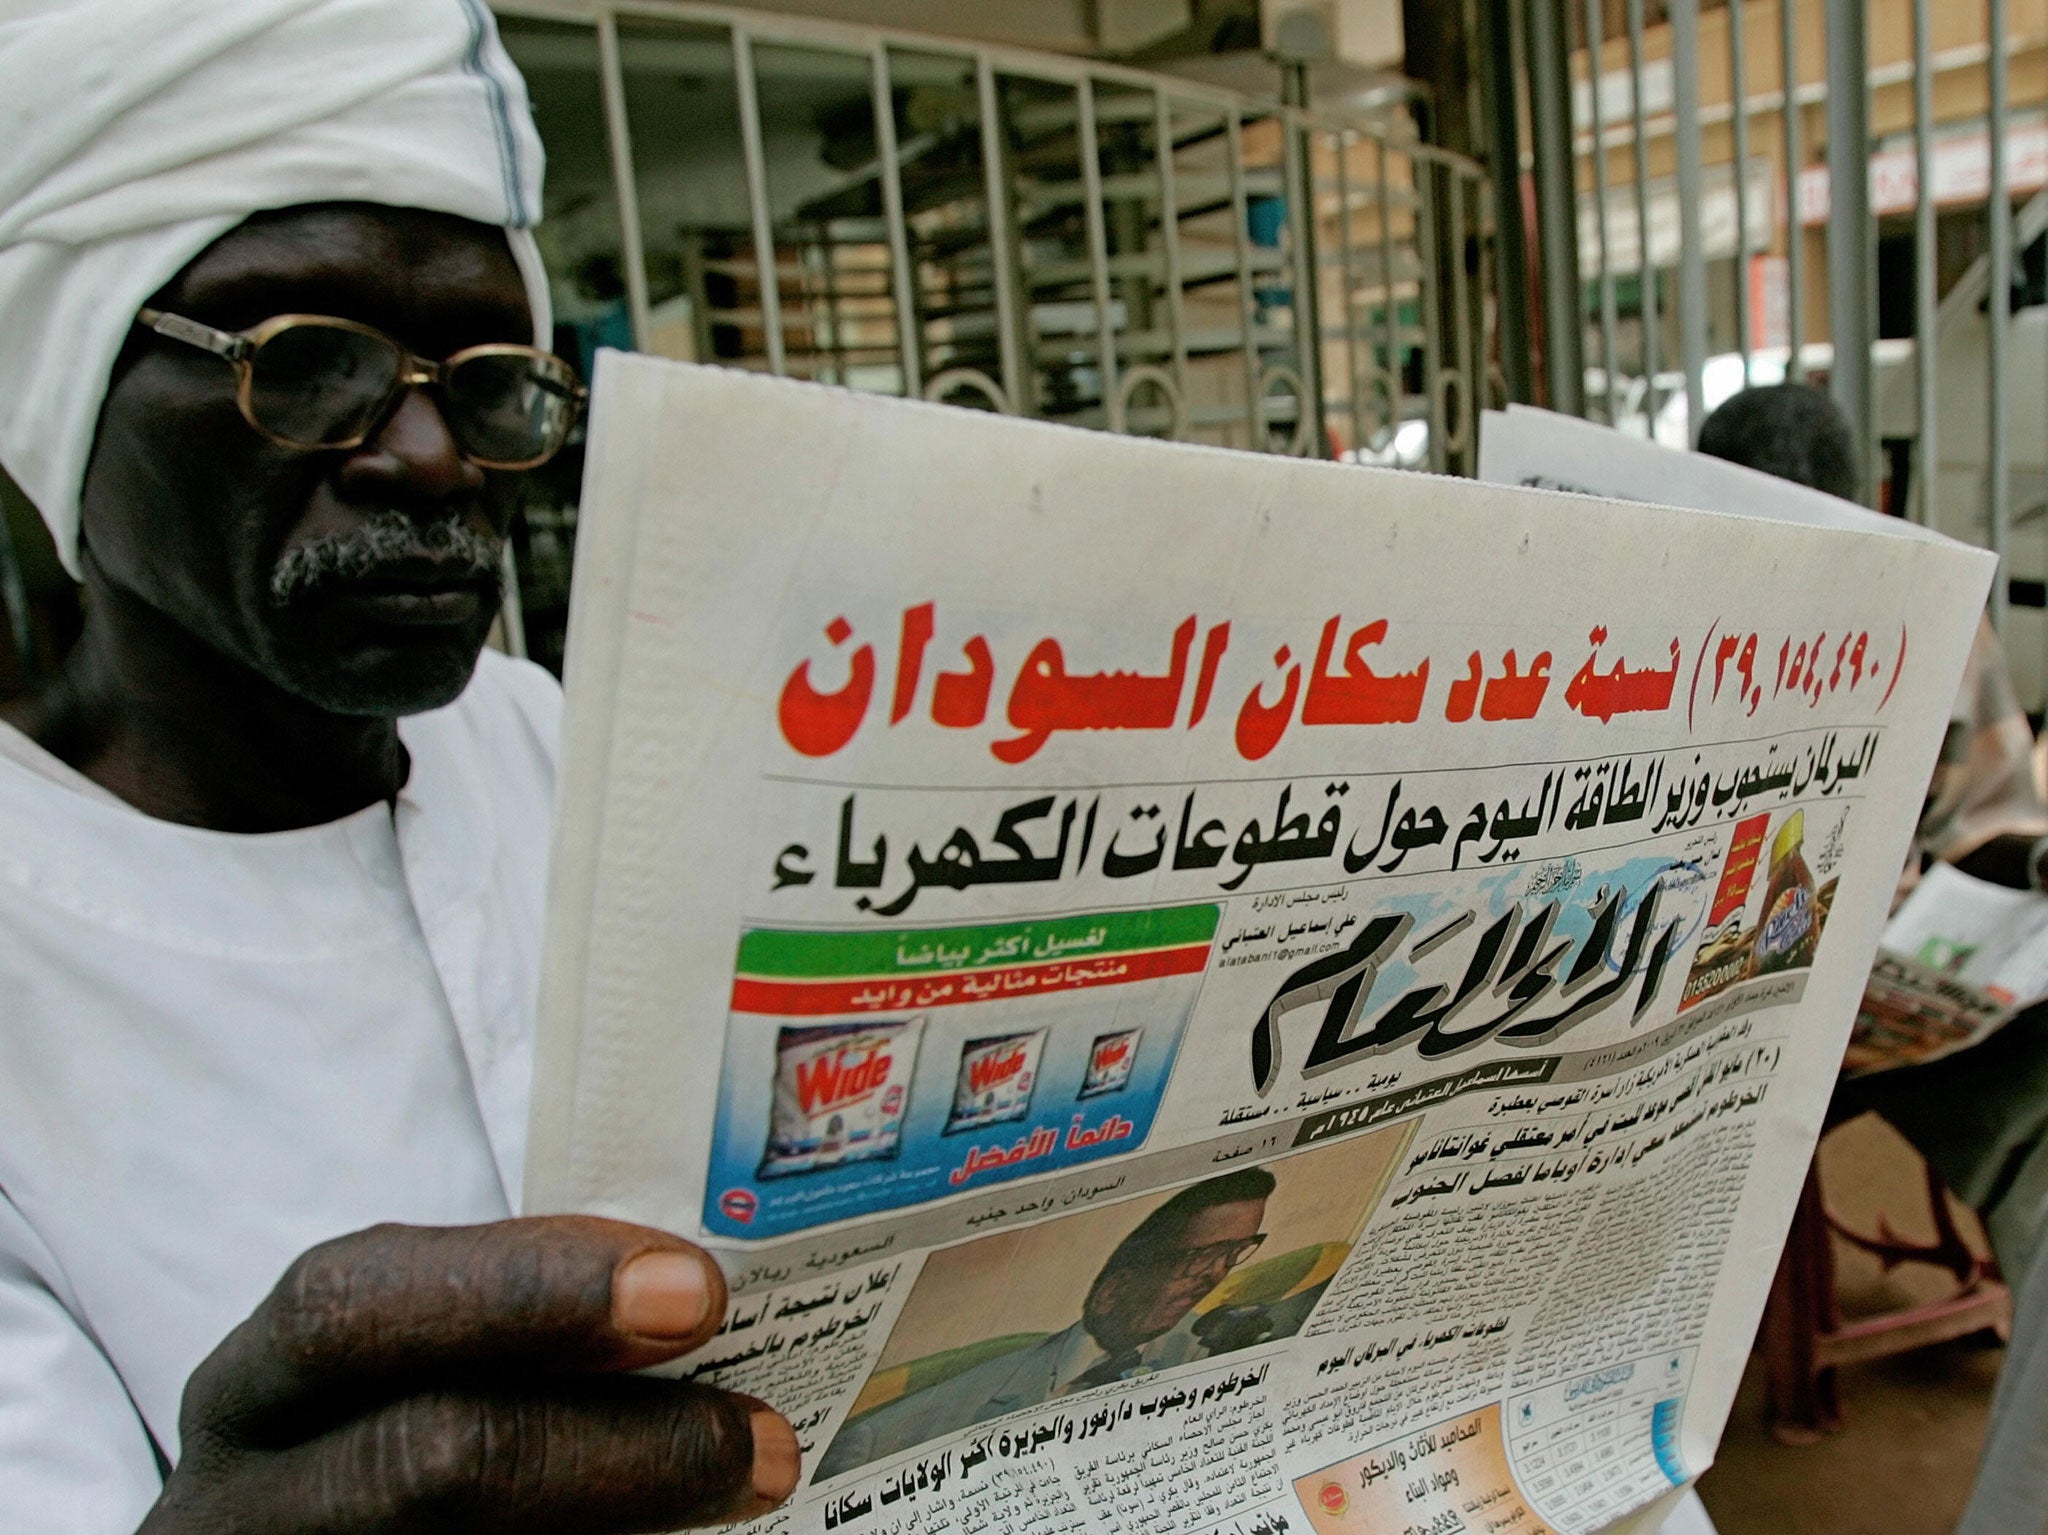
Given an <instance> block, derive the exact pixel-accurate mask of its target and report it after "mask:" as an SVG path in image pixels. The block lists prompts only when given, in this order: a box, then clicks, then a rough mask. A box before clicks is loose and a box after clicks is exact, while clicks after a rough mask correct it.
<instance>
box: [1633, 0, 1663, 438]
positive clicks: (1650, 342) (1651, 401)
mask: <svg viewBox="0 0 2048 1535" xmlns="http://www.w3.org/2000/svg"><path fill="white" fill-rule="evenodd" d="M1628 80H1629V85H1628V98H1629V109H1630V111H1631V112H1632V114H1633V115H1634V118H1635V124H1634V126H1635V136H1636V145H1635V149H1636V157H1635V177H1636V291H1637V294H1638V318H1639V320H1640V321H1641V324H1642V331H1643V413H1644V415H1645V416H1646V417H1647V418H1648V422H1649V429H1650V436H1651V437H1652V438H1655V437H1656V435H1657V352H1658V336H1657V327H1658V321H1657V263H1656V261H1655V259H1654V258H1653V257H1652V256H1651V254H1650V132H1649V128H1648V126H1647V124H1646V123H1645V121H1644V117H1645V114H1644V112H1643V0H1628Z"/></svg>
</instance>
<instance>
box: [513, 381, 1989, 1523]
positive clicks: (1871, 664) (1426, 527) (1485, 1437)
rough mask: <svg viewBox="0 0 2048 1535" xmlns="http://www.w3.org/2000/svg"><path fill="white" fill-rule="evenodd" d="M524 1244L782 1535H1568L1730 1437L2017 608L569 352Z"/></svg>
mask: <svg viewBox="0 0 2048 1535" xmlns="http://www.w3.org/2000/svg"><path fill="white" fill-rule="evenodd" d="M596 399H597V400H598V401H599V410H598V413H597V415H596V418H595V420H594V423H593V428H592V438H591V443H590V457H589V470H588V479H587V483H586V487H585V499H584V508H585V519H586V520H585V524H584V530H583V533H582V542H581V545H580V547H579V551H578V561H577V571H576V591H575V601H574V605H573V608H572V619H571V632H570V647H569V676H568V706H567V718H566V721H565V736H564V768H563V775H564V776H563V786H562V798H561V804H560V814H559V818H558V827H557V834H556V835H557V842H556V862H555V871H554V887H553V893H552V899H553V910H552V915H551V928H550V938H549V949H548V953H547V962H546V966H545V970H544V980H543V1016H542V1021H541V1033H540V1038H539V1061H538V1065H537V1074H536V1087H535V1114H534V1121H533V1127H532V1137H531V1148H530V1155H529V1162H528V1191H527V1207H528V1208H529V1209H532V1210H565V1209H576V1210H588V1211H593V1212H597V1213H603V1214H610V1215H616V1216H620V1217H624V1218H628V1219H634V1220H640V1221H646V1222H650V1223H653V1224H657V1225H661V1226H665V1227H669V1228H672V1229H674V1230H677V1231H679V1232H682V1233H684V1234H685V1235H688V1236H690V1237H692V1238H693V1239H696V1240H698V1241H701V1242H702V1243H704V1244H705V1245H706V1246H707V1247H709V1248H710V1249H712V1250H713V1251H715V1252H717V1253H718V1254H719V1255H720V1258H721V1261H722V1262H723V1263H724V1264H725V1266H726V1268H727V1271H728V1274H729V1275H730V1279H731V1288H732V1292H733V1301H732V1306H731V1311H730V1315H729V1317H728V1320H727V1322H726V1324H725V1329H724V1331H723V1333H722V1334H721V1336H720V1337H719V1338H718V1339H716V1340H715V1341H714V1342H713V1343H712V1344H711V1345H709V1346H708V1347H707V1348H705V1349H704V1350H703V1351H701V1352H700V1353H699V1354H698V1355H696V1356H694V1357H693V1358H691V1359H689V1360H687V1361H685V1362H684V1363H683V1365H682V1366H681V1368H682V1369H683V1370H684V1371H685V1372H687V1373H689V1374H691V1375H694V1376H695V1377H696V1378H698V1379H701V1380H705V1381H710V1382H715V1383H717V1384H719V1385H722V1386H727V1387H730V1388H733V1389H736V1390H741V1391H746V1392H751V1393H753V1394H755V1395H758V1396H760V1397H762V1398H765V1399H766V1400H768V1401H770V1402H772V1403H773V1404H774V1405H775V1406H776V1407H778V1408H779V1409H781V1410H782V1411H783V1412H784V1413H786V1414H787V1415H788V1416H789V1417H790V1419H791V1421H792V1422H794V1423H795V1424H796V1426H797V1429H798V1434H799V1437H800V1439H801V1441H802V1443H803V1446H804V1466H805V1480H804V1483H803V1485H802V1486H801V1487H800V1488H799V1490H798V1492H797V1493H796V1495H795V1497H794V1498H793V1499H792V1500H791V1502H790V1503H789V1504H788V1505H787V1506H786V1507H785V1508H784V1509H782V1510H781V1511H779V1512H777V1513H775V1514H773V1515H770V1516H768V1517H767V1518H765V1519H763V1520H762V1521H760V1528H761V1529H762V1530H764V1531H766V1530H776V1531H783V1530H787V1531H792V1532H805V1535H810V1532H820V1531H835V1532H838V1531H845V1532H853V1535H956V1532H957V1535H1026V1532H1029V1535H1069V1532H1081V1531H1090V1532H1096V1531H1100V1532H1108V1535H1125V1532H1129V1535H1137V1532H1140V1531H1143V1532H1147V1535H1210V1532H1215V1535H1288V1532H1292V1535H1306V1532H1308V1531H1311V1530H1313V1531H1316V1532H1323V1535H1340V1532H1344V1535H1387V1532H1397V1535H1421V1532H1428V1535H1453V1532H1464V1531H1473V1532H1481V1531H1483V1532H1501V1535H1541V1532H1559V1535H1580V1532H1588V1531H1594V1530H1599V1529H1604V1528H1607V1527H1609V1526H1616V1525H1618V1524H1620V1523H1622V1522H1625V1521H1627V1520H1630V1519H1634V1518H1636V1517H1637V1514H1636V1512H1635V1511H1638V1510H1642V1509H1644V1508H1646V1507H1652V1506H1655V1505H1658V1504H1659V1502H1660V1500H1662V1501H1664V1502H1668V1501H1670V1500H1671V1499H1672V1498H1673V1497H1674V1496H1675V1494H1674V1492H1673V1489H1676V1488H1679V1487H1681V1486H1683V1485H1684V1484H1686V1483H1687V1482H1688V1481H1690V1479H1692V1478H1693V1477H1695V1476H1697V1475H1698V1474H1699V1472H1700V1471H1702V1470H1703V1469H1704V1468H1705V1467H1706V1466H1707V1465H1708V1464H1709V1462H1710V1461H1711V1459H1712V1455H1713V1450H1714V1446H1715V1444H1716V1442H1717V1439H1718V1437H1719V1433H1720V1429H1721V1426H1722V1424H1723V1422H1724V1420H1725V1418H1726V1416H1727V1413H1728V1410H1729V1407H1730V1404H1731V1402H1732V1399H1733V1396H1734V1392H1735V1389H1736V1384H1737V1381H1738V1379H1739V1376H1740V1373H1741V1369H1742V1363H1743V1358H1744V1355H1745V1353H1746V1351H1747V1348H1748V1344H1749V1340H1750V1337H1751V1335H1752V1333H1753V1332H1754V1330H1755V1326H1756V1321H1757V1318H1758V1315H1759V1313H1760V1311H1761V1309H1762V1306H1763V1301H1764V1296H1765V1292H1766V1289H1767V1287H1768V1285H1769V1282H1770V1277H1771V1270H1772V1266H1773V1262H1774V1259H1775V1255H1776V1252H1777V1250H1778V1248H1779V1246H1780V1245H1781V1243H1782V1240H1783V1235H1784V1231H1785V1228H1786V1225H1787V1223H1788V1222H1789V1220H1790V1216H1791V1211H1792V1206H1793V1203H1794V1200H1795V1198H1796V1196H1797V1193H1798V1190H1799V1185H1800V1180H1801V1178H1802V1176H1803V1174H1804V1169H1805V1165H1806V1159H1807V1156H1808V1154H1809V1152H1810V1149H1811V1146H1812V1144H1813V1141H1814V1138H1815V1135H1816V1134H1817V1131H1818V1127H1819V1124H1820V1119H1821V1115H1822V1112H1823V1109H1824V1106H1825V1103H1826V1099H1827V1095H1828V1090H1829V1088H1830V1086H1831V1084H1832V1083H1833V1080H1834V1076H1835V1070H1836V1066H1837V1064H1838V1062H1839V1061H1840V1059H1841V1053H1842V1047H1843V1043H1844V1041H1845V1038H1846V1036H1847V1033H1848V1029H1849V1025H1850V1021H1851V1018H1852V1016H1853V1014H1854V1012H1855V1006H1856V999H1857V996H1858V994H1859V993H1860V991H1861V988H1862V982H1863V978H1864V976H1865V975H1866V974H1867V972H1868V970H1869V967H1870V960H1871V955H1872V952H1873V950H1874V948H1875V945H1876V941H1877V936H1878V932H1879V929H1880V927H1881V925H1882V923H1883V921H1884V917H1885V907H1886V904H1887V900H1888V897H1889V895H1890V892H1891V888H1892V884H1893V879H1894V876H1895V875H1896V872H1897V869H1898V866H1899V863H1900V858H1901V853H1902V850H1903V849H1904V847H1905V845H1906V841H1907V837H1908V834H1909V832H1910V830H1911V827H1912V823H1913V820H1914V815H1915V812H1916V811H1917V808H1918V806H1919V803H1920V797H1921V791H1922V788H1923V787H1924V785H1925V783H1926V780H1927V776H1928V773H1929V771H1930V770H1931V768H1932V766H1933V761H1934V754H1935V750H1936V747H1937V744H1938V738H1939V735H1940V732H1941V729H1942V727H1943V724H1944V722H1945V720H1946V718H1947V707H1948V702H1949V698H1950V695H1951V694H1952V692H1953V690H1954V687H1955V682H1956V678H1957V676H1958V674H1959V673H1960V671H1961V668H1962V665H1963V661H1964V657H1965V654H1966V652H1967V650H1968V647H1969V643H1970V638H1971V633H1972V629H1973V626H1974V624H1975V622H1976V615H1977V611H1978V608H1979V607H1980V605H1981V603H1982V600H1983V596H1984V591H1985V588H1986V583H1987V581H1988V577H1989V569H1990V566H1989V561H1988V560H1987V558H1986V557H1985V556H1983V555H1981V554H1980V553H1978V552H1975V551H1971V550H1966V549H1963V548H1961V547H1959V546H1954V545H1950V544H1947V543H1944V542H1939V541H1935V542H1929V541H1924V540H1918V539H1913V538H1906V537H1896V536H1889V534H1887V533H1885V532H1872V531H1868V530H1860V529H1850V528H1846V527H1841V526H1833V525H1826V524H1813V525H1805V526H1794V525H1786V524H1783V523H1777V522H1770V521H1764V520H1759V519H1756V518H1750V517H1729V516H1713V515H1700V514H1697V513H1690V512H1675V511H1670V510H1666V509H1659V508H1653V507H1645V506H1629V505H1623V504H1618V503H1615V502H1610V501H1594V500H1588V499H1583V498H1566V497H1560V496H1556V495H1549V494H1538V493H1533V492H1528V491H1521V490H1513V489H1502V488H1497V487H1490V486H1483V485H1474V484H1469V483H1460V482H1455V481H1451V480H1448V479H1442V478H1433V477H1426V476H1411V475H1403V474H1399V473H1394V472H1380V471H1372V470H1365V469H1359V468H1355V467H1344V466H1337V465H1329V464H1317V463H1308V462H1302V461H1296V460H1289V459H1283V458H1277V457H1263V456H1254V455H1248V454H1233V453H1227V452H1222V451H1218V450H1209V449H1199V448H1191V447H1178V446H1167V445H1162V444H1158V443H1152V442H1146V441H1139V440H1132V439H1127V438H1120V437H1116V436H1112V435H1108V434H1102V433H1087V432H1079V431H1072V430H1068V429H1062V428H1057V427H1052V426H1047V425H1043V424H1040V423H1033V422H1020V421H1014V420H1006V419H1001V418H997V417H993V416H988V415H980V414H975V413H971V412H964V411H957V410H946V409H942V408H938V407H931V406H925V405H921V404H913V403H904V402H900V401H893V400H885V399H878V398H875V397H872V396H858V395H853V394H848V393H843V392H839V391H834V390H827V389H821V388H817V387H815V386H809V385H799V384H793V383H787V382H781V381H776V380H769V379H763V378H758V377H752V376H747V375H743V374H737V373H732V372H721V371H716V370H709V369H698V368H691V367H687V366H683V365H678V364H670V363H663V362H660V361H657V360H653V359H646V358H628V357H623V356H619V355H614V354H607V355H606V356H605V357H604V358H603V360H602V362H601V363H600V366H599V370H598V377H597V387H596Z"/></svg>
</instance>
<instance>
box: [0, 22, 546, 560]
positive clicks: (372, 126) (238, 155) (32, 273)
mask: <svg viewBox="0 0 2048 1535" xmlns="http://www.w3.org/2000/svg"><path fill="white" fill-rule="evenodd" d="M540 185H541V147H540V138H539V136H538V135H537V134H536V133H535V132H534V127H533V118H532V113H531V109H530V107H529V105H528V103H527V97H526V85H525V82H524V81H522V80H521V79H520V77H519V71H518V70H517V69H516V68H515V67H514V66H513V63H512V61H511V59H510V58H508V57H507V56H506V54H505V51H504V48H503V46H502V45H501V44H500V43H499V41H498V34H497V28H496V26H495V25H494V24H493V22H492V20H491V16H490V12H489V11H488V10H487V9H486V8H485V5H484V0H0V464H4V465H5V466H6V469H7V472H8V473H9V474H10V475H11V476H13V478H14V481H15V483H16V484H18V485H20V486H21V488H22V489H23V490H24V491H25V492H27V494H28V497H29V499H30V500H31V501H33V502H34V503H35V504H36V507H37V509H38V510H40V511H41V512H42V514H43V520H44V521H45V522H47V523H48V524H49V526H50V532H51V534H52V535H53V536H54V537H55V539H56V543H57V549H58V552H59V553H60V555H61V556H62V557H63V560H64V563H65V565H66V567H67V568H68V569H70V570H71V572H72V573H73V574H74V575H76V574H77V572H78V498H79V491H80V488H81V485H82V482H83V480H84V476H85V466H86V459H87V457H88V456H89V455H90V453H91V451H92V439H93V430H94V427H95V424H96V422H97V419H98V416H99V409H100V403H101V401H102V399H103V398H104V397H105V394H106V389H107V382H108V377H109V374H110V373H111V371H112V369H113V365H114V359H115V358H116V356H117V355H118V354H119V353H120V350H121V347H122V344H123V342H124V341H125V340H126V338H127V336H128V332H129V328H130V326H131V325H132V324H133V323H134V319H135V311H136V310H137V309H138V308H139V307H140V306H141V305H142V304H143V302H144V301H145V300H146V299H147V298H148V297H149V296H150V295H151V294H152V293H154V292H155V291H156V290H157V289H158V288H160V287H162V286H163V285H164V284H165V283H166V282H168V281H169V280H170V279H171V278H172V277H174V276H175V275H177V273H178V272H179V271H181V270H182V269H183V268H184V267H185V265H186V264H187V263H188V262H190V261H191V259H192V258H193V257H194V256H196V255H198V254H199V252H200V251H202V250H204V249H205V248H206V247H207V246H208V245H210V244H212V243H213V242H214V241H215V240H217V239H218V238H220V236H222V235H223V234H225V233H227V231H228V230H230V229H232V228H234V227H235V226H236V225H237V224H239V223H241V222H242V221H243V220H244V219H246V218H247V217H248V216H249V215H250V214H252V213H256V212H260V211H262V210H264V209H269V208H283V207H290V206H293V205H295V204H299V203H318V202H369V203H382V204H385V205H387V206H394V207H408V208H427V209H432V210H435V211H438V212H443V213H453V214H457V215H459V216H461V217H464V218H470V219H475V220H477V221H478V222H480V223H485V224H502V225H504V226H505V227H506V228H507V229H508V231H510V234H509V239H510V243H511V247H512V253H513V256H514V259H515V260H516V261H517V262H518V265H519V269H520V273H521V275H522V276H523V277H524V278H525V280H526V287H527V292H528V295H529V297H530V299H531V302H532V306H533V320H534V330H535V335H536V338H537V339H538V341H539V343H540V344H541V345H543V346H546V345H547V344H548V343H549V336H550V322H549V316H548V297H547V282H546V277H545V274H544V273H543V271H542V269H541V263H540V252H539V250H538V249H537V248H536V247H535V245H534V243H533V236H532V234H531V233H530V232H529V230H530V228H531V226H532V225H533V224H534V223H535V222H536V221H537V220H538V219H539V218H540Z"/></svg>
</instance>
